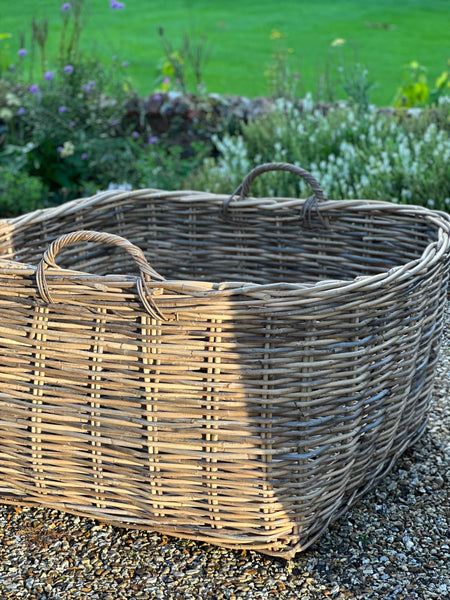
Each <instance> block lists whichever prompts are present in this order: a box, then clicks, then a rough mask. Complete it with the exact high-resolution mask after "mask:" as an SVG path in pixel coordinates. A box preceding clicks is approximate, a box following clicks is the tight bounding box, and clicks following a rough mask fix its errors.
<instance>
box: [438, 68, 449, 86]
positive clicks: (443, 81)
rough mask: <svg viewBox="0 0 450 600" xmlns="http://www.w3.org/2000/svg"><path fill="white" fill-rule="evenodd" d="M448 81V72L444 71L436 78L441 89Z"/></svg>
mask: <svg viewBox="0 0 450 600" xmlns="http://www.w3.org/2000/svg"><path fill="white" fill-rule="evenodd" d="M447 81H448V73H447V71H444V72H443V73H442V74H441V75H440V76H439V77H438V78H437V79H436V87H437V88H438V89H441V88H443V87H444V85H445V84H446V82H447Z"/></svg>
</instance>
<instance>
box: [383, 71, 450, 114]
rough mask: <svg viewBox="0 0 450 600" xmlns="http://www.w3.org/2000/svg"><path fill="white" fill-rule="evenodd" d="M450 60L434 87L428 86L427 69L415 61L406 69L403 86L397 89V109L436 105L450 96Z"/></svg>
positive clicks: (395, 104)
mask: <svg viewBox="0 0 450 600" xmlns="http://www.w3.org/2000/svg"><path fill="white" fill-rule="evenodd" d="M449 67H450V59H449V60H448V61H447V69H446V70H444V71H442V73H441V74H440V76H439V77H438V78H437V79H436V81H435V84H434V87H432V88H430V85H429V84H428V76H427V69H426V67H424V66H423V65H421V64H419V63H418V62H417V60H413V61H411V62H410V63H409V65H408V66H407V67H406V68H405V72H404V76H403V80H404V81H403V84H402V85H401V86H400V87H399V88H398V89H397V94H396V96H395V99H394V106H395V107H396V108H410V107H421V106H425V105H427V104H429V105H434V104H436V103H437V102H438V101H439V98H441V97H442V96H445V95H449V94H450V76H449V71H448V68H449Z"/></svg>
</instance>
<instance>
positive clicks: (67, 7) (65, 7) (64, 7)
mask: <svg viewBox="0 0 450 600" xmlns="http://www.w3.org/2000/svg"><path fill="white" fill-rule="evenodd" d="M71 8H72V6H71V4H70V2H64V4H63V5H62V6H61V12H67V11H68V10H70V9H71Z"/></svg>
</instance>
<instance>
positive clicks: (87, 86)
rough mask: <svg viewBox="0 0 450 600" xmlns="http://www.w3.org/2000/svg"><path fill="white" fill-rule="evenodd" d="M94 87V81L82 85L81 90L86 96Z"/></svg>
mask: <svg viewBox="0 0 450 600" xmlns="http://www.w3.org/2000/svg"><path fill="white" fill-rule="evenodd" d="M95 85H96V82H95V81H89V83H85V84H84V85H83V90H84V91H85V92H86V94H89V92H90V91H91V89H92V88H93V87H94V86H95Z"/></svg>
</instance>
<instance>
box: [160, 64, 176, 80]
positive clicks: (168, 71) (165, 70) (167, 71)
mask: <svg viewBox="0 0 450 600" xmlns="http://www.w3.org/2000/svg"><path fill="white" fill-rule="evenodd" d="M161 73H162V74H163V75H168V76H169V77H170V75H173V74H174V73H175V69H174V68H173V66H172V63H170V62H169V61H167V62H165V63H164V64H163V66H162V69H161Z"/></svg>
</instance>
